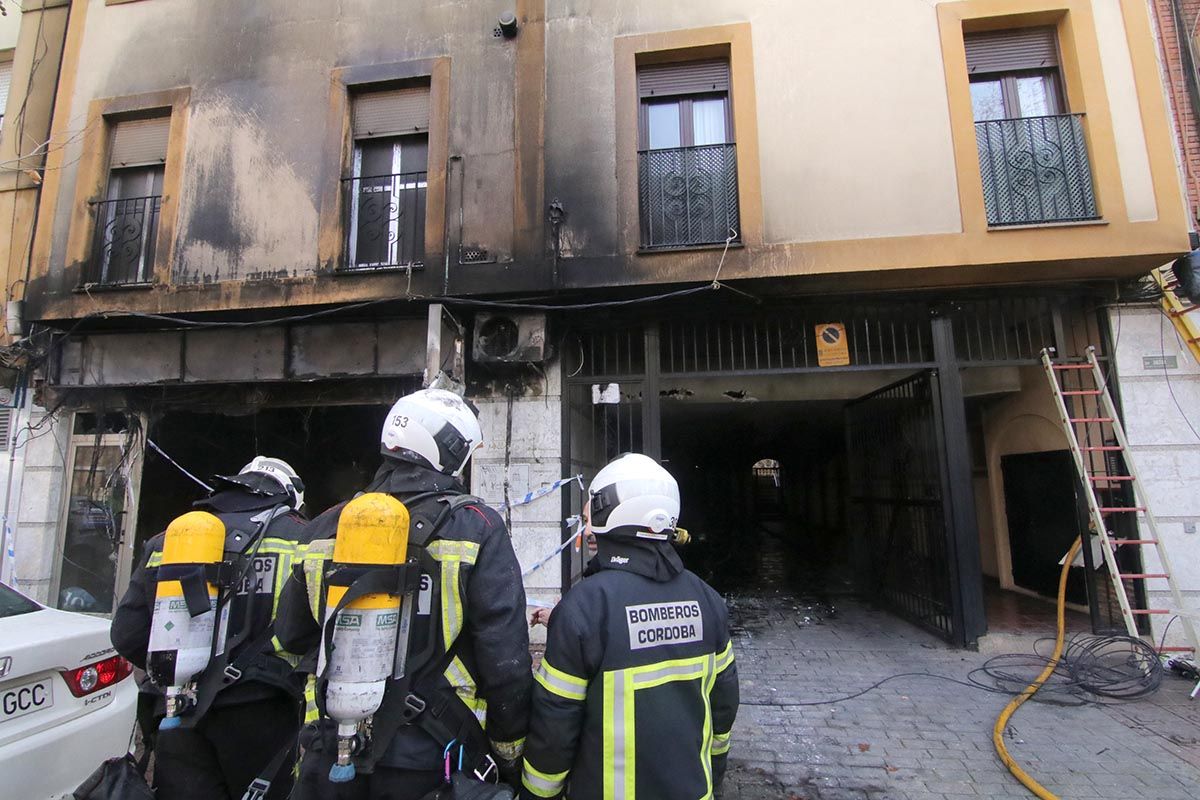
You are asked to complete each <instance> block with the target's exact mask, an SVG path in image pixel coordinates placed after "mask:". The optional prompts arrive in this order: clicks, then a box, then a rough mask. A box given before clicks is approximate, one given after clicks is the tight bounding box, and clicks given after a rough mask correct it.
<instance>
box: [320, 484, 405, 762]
mask: <svg viewBox="0 0 1200 800" xmlns="http://www.w3.org/2000/svg"><path fill="white" fill-rule="evenodd" d="M407 555H408V509H407V508H405V507H404V504H403V503H401V502H400V501H399V500H397V499H396V498H394V497H392V496H391V495H388V494H381V493H378V492H373V493H370V494H364V495H361V496H359V497H356V498H355V499H353V500H351V501H350V502H349V503H347V504H346V505H345V507H344V508H343V509H342V513H341V515H340V516H339V518H338V528H337V538H336V540H335V541H334V545H333V567H334V568H337V567H351V568H354V567H358V568H361V567H372V566H378V567H394V566H396V565H397V564H403V563H404V559H405V558H406V557H407ZM348 589H349V587H348V586H336V585H330V586H328V587H327V588H326V595H325V608H326V609H327V611H326V618H325V625H326V626H328V625H331V624H332V625H333V626H334V627H333V635H332V645H333V646H332V650H331V651H330V652H328V653H327V652H325V641H326V638H325V637H322V640H321V652H320V658H319V663H318V665H317V674H318V675H320V674H322V673H323V674H324V675H325V676H326V679H327V683H326V688H325V713H326V714H327V715H328V716H329V717H330V718H331V719H333V720H334V721H335V722H336V723H337V726H338V754H337V762H336V763H335V764H334V765H333V766H332V767H330V770H329V779H330V780H331V781H333V782H334V783H344V782H346V781H350V780H353V779H354V775H355V769H354V764H353V763H352V762H351V760H350V757H351V755H352V754H353V751H354V742H355V738H356V736H357V732H358V725H359V723H360V722H362V721H363V720H365V719H367V718H368V717H370V716H371V715H372V714H374V713H375V712H376V711H377V710H378V709H379V706H380V704H381V703H382V702H383V693H384V690H385V688H386V687H387V682H388V679H389V678H390V677H391V675H392V670H393V666H394V661H395V655H396V636H397V632H398V630H399V622H400V600H401V598H400V595H399V594H367V595H363V596H362V597H359V598H357V599H355V600H352V601H351V602H350V603H348V604H347V605H346V607H345V608H344V609H342V610H341V611H340V612H338V613H337V614H336V619H334V618H333V617H334V611H335V610H336V608H337V606H338V603H340V602H341V600H342V598H343V597H345V595H346V592H347V590H348Z"/></svg>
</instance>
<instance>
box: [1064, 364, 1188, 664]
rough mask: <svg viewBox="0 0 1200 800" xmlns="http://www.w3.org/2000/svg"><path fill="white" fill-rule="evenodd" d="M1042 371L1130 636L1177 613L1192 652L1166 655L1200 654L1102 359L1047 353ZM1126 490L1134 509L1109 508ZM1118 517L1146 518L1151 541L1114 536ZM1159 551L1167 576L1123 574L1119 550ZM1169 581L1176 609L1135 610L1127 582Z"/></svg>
mask: <svg viewBox="0 0 1200 800" xmlns="http://www.w3.org/2000/svg"><path fill="white" fill-rule="evenodd" d="M1042 369H1043V371H1044V372H1045V373H1046V378H1047V379H1048V380H1049V381H1050V387H1051V389H1052V390H1053V392H1054V400H1055V404H1056V406H1057V407H1058V415H1059V419H1060V420H1061V422H1062V426H1063V430H1064V431H1065V432H1066V434H1067V441H1068V442H1069V443H1070V446H1071V455H1072V456H1073V457H1074V459H1075V469H1076V471H1077V472H1078V473H1079V477H1080V480H1081V482H1082V484H1083V489H1084V494H1085V495H1086V496H1087V504H1088V515H1089V519H1090V521H1091V527H1092V528H1093V529H1094V530H1095V532H1096V534H1097V536H1098V537H1099V540H1100V550H1101V552H1102V553H1103V555H1104V562H1105V564H1106V566H1107V567H1108V574H1109V578H1110V579H1111V581H1112V585H1113V593H1114V594H1115V595H1116V598H1117V602H1118V604H1119V605H1120V607H1121V616H1122V617H1123V618H1124V621H1125V629H1126V631H1127V632H1128V633H1129V635H1130V636H1132V637H1134V638H1138V635H1139V634H1138V627H1137V617H1139V616H1146V615H1151V614H1154V615H1166V614H1175V615H1178V617H1179V622H1180V624H1181V625H1182V627H1183V630H1184V634H1185V637H1186V640H1187V643H1188V645H1189V646H1188V647H1163V648H1159V650H1160V652H1190V653H1192V654H1193V656H1195V655H1197V654H1200V641H1198V640H1197V638H1196V628H1195V624H1194V622H1193V619H1194V618H1196V617H1197V616H1200V615H1198V614H1197V612H1195V611H1189V610H1187V609H1186V608H1185V606H1184V602H1183V595H1182V593H1181V592H1180V591H1179V586H1178V584H1177V583H1176V582H1175V578H1174V574H1173V571H1172V569H1171V561H1170V558H1169V557H1168V555H1167V549H1166V546H1165V545H1164V543H1163V540H1162V537H1161V535H1160V534H1159V531H1158V524H1157V523H1156V522H1155V519H1154V514H1153V513H1152V512H1151V511H1150V505H1149V497H1148V495H1147V494H1146V490H1145V488H1144V487H1143V485H1142V481H1141V478H1140V477H1139V475H1138V471H1137V467H1136V466H1135V465H1134V461H1133V454H1132V453H1130V452H1129V441H1128V439H1126V437H1125V428H1124V427H1123V426H1122V425H1121V421H1120V419H1119V418H1118V417H1117V409H1116V407H1115V406H1114V405H1113V401H1112V395H1111V394H1109V391H1108V382H1107V380H1106V379H1105V376H1104V373H1103V372H1102V371H1101V369H1100V364H1099V363H1098V362H1097V360H1096V348H1095V347H1089V348H1088V349H1087V362H1086V363H1078V362H1073V363H1066V362H1061V363H1055V362H1053V361H1051V359H1050V352H1049V351H1048V350H1043V351H1042ZM1124 486H1129V487H1131V488H1132V489H1133V497H1134V505H1132V506H1125V505H1115V504H1113V503H1115V502H1116V501H1109V502H1110V505H1103V504H1102V503H1101V500H1100V498H1099V497H1097V492H1101V491H1104V490H1109V492H1108V493H1110V494H1116V495H1118V496H1119V495H1120V494H1121V492H1120V491H1118V490H1120V489H1121V488H1122V487H1124ZM1115 514H1134V515H1136V514H1141V515H1142V519H1143V521H1144V522H1145V525H1146V530H1147V532H1148V533H1149V538H1147V539H1143V538H1140V536H1141V534H1135V535H1136V536H1138V537H1139V538H1134V539H1122V538H1115V537H1112V536H1110V535H1109V531H1108V526H1107V525H1106V524H1105V518H1106V517H1108V516H1111V515H1115ZM1142 545H1145V546H1147V547H1149V546H1153V547H1154V548H1155V549H1156V551H1157V554H1158V560H1159V563H1160V564H1161V565H1162V570H1163V571H1162V572H1155V573H1149V572H1136V573H1134V572H1121V571H1120V568H1119V566H1118V564H1117V557H1116V551H1117V548H1119V547H1140V546H1142ZM1132 580H1164V581H1166V582H1167V586H1168V587H1169V589H1170V595H1171V603H1172V605H1173V606H1174V608H1170V609H1168V608H1134V607H1132V605H1131V604H1130V602H1129V594H1128V592H1127V590H1126V583H1125V582H1126V581H1132Z"/></svg>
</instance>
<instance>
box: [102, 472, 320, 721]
mask: <svg viewBox="0 0 1200 800" xmlns="http://www.w3.org/2000/svg"><path fill="white" fill-rule="evenodd" d="M287 499H288V498H287V496H286V495H284V494H279V495H275V496H273V497H266V496H263V495H256V494H251V493H249V492H243V491H240V490H237V489H228V490H224V491H220V492H217V493H216V494H214V495H212V496H211V497H208V498H205V499H204V500H201V501H199V502H198V503H196V508H197V509H198V510H201V511H208V512H210V513H212V514H215V515H216V516H217V517H219V518H220V520H221V521H222V522H223V523H225V529H226V537H225V554H226V557H227V558H228V557H233V556H238V555H244V556H247V557H248V556H250V554H251V553H252V552H253V554H254V559H253V565H252V566H253V575H249V576H248V577H247V578H246V579H244V580H243V581H242V582H241V584H240V585H239V586H238V589H237V593H236V594H235V595H234V598H233V602H232V604H231V605H230V610H229V635H231V636H232V635H234V634H235V633H237V632H238V631H240V630H242V628H243V625H244V624H245V619H246V617H245V614H246V611H247V608H246V604H247V602H248V600H249V597H250V592H251V590H252V591H253V595H254V597H253V599H254V602H253V604H252V605H251V606H250V619H249V631H248V634H247V636H246V638H245V639H244V640H243V641H242V643H241V645H239V646H238V647H235V648H234V649H233V650H232V651H231V652H230V656H229V658H230V661H231V662H233V661H235V660H236V659H238V657H239V656H241V654H242V651H243V650H244V649H245V648H246V647H247V646H249V645H250V644H252V643H253V640H254V639H255V638H256V637H258V635H259V634H260V633H262V632H264V631H265V629H266V626H267V625H269V624H271V621H272V619H273V618H274V612H275V604H276V601H277V599H278V596H279V592H280V590H281V589H282V588H283V585H284V583H285V582H286V580H287V577H288V576H289V575H290V574H291V568H292V562H293V560H294V559H295V558H296V552H297V545H298V543H299V544H302V543H304V542H305V541H307V536H308V534H307V532H306V530H305V527H306V525H307V524H308V523H307V520H306V519H305V518H304V517H302V516H300V515H299V514H297V513H295V512H293V511H281V512H280V513H279V514H278V515H277V516H275V517H273V518H272V520H271V522H270V525H269V527H268V528H267V530H266V531H265V532H264V534H263V536H262V537H261V541H258V540H254V541H251V539H253V538H254V534H255V533H256V531H257V523H255V522H253V521H252V520H251V518H252V517H254V516H256V515H259V514H262V513H263V512H264V511H269V510H271V509H274V508H279V507H280V506H281V505H284V504H286V503H287ZM164 536H165V534H164V533H160V534H158V535H157V536H155V537H154V538H152V539H150V540H149V541H148V542H147V543H146V546H145V550H144V552H145V554H146V557H145V558H144V559H143V560H142V563H141V564H140V565H139V566H138V568H137V570H136V571H135V572H134V573H133V576H132V578H131V579H130V582H129V589H128V590H127V591H126V592H125V596H124V597H122V598H121V602H120V604H119V605H118V606H117V610H116V612H115V613H114V614H113V620H112V628H111V631H110V636H111V638H112V643H113V647H115V648H116V649H117V652H118V653H120V654H121V655H123V656H125V658H127V659H129V660H130V661H132V662H133V663H134V664H135V665H136V666H138V667H139V668H141V669H145V668H146V648H147V646H148V644H149V642H150V624H151V616H152V615H153V613H154V593H155V588H156V585H157V580H156V575H157V572H158V565H159V563H160V561H161V559H162V549H163V539H164ZM262 657H263V660H262V661H260V662H259V665H260V666H263V667H270V668H271V669H263V670H258V669H255V670H251V671H248V672H247V673H246V674H245V675H244V676H243V677H242V679H240V680H239V681H237V682H236V683H235V684H233V685H232V686H230V687H228V688H226V689H224V690H223V691H221V692H220V693H219V694H218V695H217V697H216V699H215V700H214V701H213V706H214V707H217V708H220V707H224V706H230V705H236V704H238V703H245V702H251V701H254V700H259V699H262V698H264V697H268V696H276V695H278V693H279V692H280V691H281V690H283V691H285V692H287V693H288V694H292V695H293V696H298V694H299V692H300V690H301V689H302V685H301V683H300V682H299V679H298V678H295V677H288V676H287V673H288V672H290V670H291V667H292V666H293V665H294V662H295V661H297V660H298V659H297V658H295V657H293V656H292V655H291V654H290V653H286V652H284V651H283V649H282V648H281V647H280V646H279V643H278V641H277V640H272V641H271V642H270V643H268V644H267V645H266V646H264V647H263V650H262ZM268 659H269V660H270V661H268ZM142 688H143V690H144V691H146V692H149V693H153V694H158V695H160V696H159V699H158V701H157V703H156V707H157V713H160V714H161V713H162V698H161V691H160V690H158V689H157V687H154V686H153V685H152V684H151V683H150V682H149V680H146V681H144V682H143V684H142Z"/></svg>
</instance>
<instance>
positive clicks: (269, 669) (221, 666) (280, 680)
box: [183, 505, 292, 727]
mask: <svg viewBox="0 0 1200 800" xmlns="http://www.w3.org/2000/svg"><path fill="white" fill-rule="evenodd" d="M288 510H289V509H288V506H285V505H279V506H275V507H273V508H270V509H267V510H265V511H263V512H262V513H260V514H257V515H255V516H253V517H251V518H250V519H251V520H252V521H253V522H255V523H256V530H255V531H254V532H253V533H252V534H251V536H250V538H249V540H248V541H247V542H246V543H245V544H244V545H243V548H242V554H245V553H246V551H247V549H249V551H250V552H249V554H248V555H243V556H242V557H243V558H245V566H244V567H243V569H242V570H241V572H240V574H239V576H238V578H237V579H236V580H234V581H233V583H232V585H231V586H229V587H228V588H227V590H226V591H228V593H229V594H228V597H227V598H226V600H225V602H226V603H232V602H233V597H234V595H235V594H236V592H237V591H238V588H239V587H240V586H241V585H242V582H243V581H245V580H246V579H247V578H248V577H251V575H250V573H252V572H253V571H254V557H255V555H257V553H258V548H259V547H260V546H261V545H262V542H263V539H265V538H267V533H268V531H269V530H270V527H271V523H273V522H274V521H275V518H276V517H278V516H280V515H281V514H284V513H286V512H287V511H288ZM255 595H256V592H254V591H253V590H251V591H248V592H247V594H246V609H245V613H244V614H243V620H242V624H241V626H240V627H239V629H238V631H237V632H236V633H235V634H234V635H233V636H230V637H229V638H228V639H226V641H225V647H224V649H223V650H222V652H221V653H219V654H217V655H216V656H215V657H214V658H212V659H211V660H210V661H209V665H208V667H206V668H205V670H204V672H202V673H201V674H200V679H199V680H198V681H197V682H196V706H195V708H194V709H193V710H192V712H191V713H190V714H188V715H186V717H185V718H184V720H183V725H184V727H192V726H194V725H195V724H196V723H198V722H199V721H200V719H201V718H202V717H203V716H204V714H205V712H207V711H208V709H209V707H210V706H211V705H212V703H213V700H215V699H216V697H217V695H218V694H219V693H220V692H221V691H222V690H224V689H227V688H229V687H230V686H232V685H233V684H235V683H237V681H238V680H240V679H241V677H242V676H243V675H244V674H245V673H246V672H248V671H250V670H251V669H254V668H256V667H260V666H261V667H262V670H261V672H263V673H270V676H269V677H271V678H274V679H275V680H272V681H271V683H273V684H276V685H279V686H280V688H284V687H285V686H286V683H287V682H286V673H288V672H291V669H292V668H291V665H290V664H288V663H287V662H285V661H282V660H280V659H271V660H270V661H266V660H265V659H264V657H263V650H264V649H265V648H266V646H267V645H268V644H269V643H270V642H271V640H272V639H273V638H274V637H275V621H274V620H271V621H270V622H269V623H267V624H266V625H265V626H263V629H262V630H261V631H259V632H258V634H257V635H255V636H254V638H252V639H250V641H249V642H248V643H247V642H246V639H247V637H248V636H249V634H250V624H251V621H252V619H253V617H252V614H253V604H254V600H255ZM239 647H240V648H241V649H240V650H239V652H238V655H237V657H236V658H234V659H232V660H231V659H230V655H231V654H232V653H233V650H234V649H235V648H239ZM276 673H278V674H276ZM263 677H266V675H264V676H263Z"/></svg>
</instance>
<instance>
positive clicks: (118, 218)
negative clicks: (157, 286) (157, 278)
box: [83, 195, 162, 285]
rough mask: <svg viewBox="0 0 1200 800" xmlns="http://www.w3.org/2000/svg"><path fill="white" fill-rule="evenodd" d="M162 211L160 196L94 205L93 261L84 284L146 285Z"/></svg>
mask: <svg viewBox="0 0 1200 800" xmlns="http://www.w3.org/2000/svg"><path fill="white" fill-rule="evenodd" d="M161 208H162V196H161V195H151V196H148V197H130V198H123V199H120V200H103V201H99V202H96V203H93V204H92V212H93V213H94V214H95V227H94V230H95V234H94V239H93V242H92V260H91V262H90V263H89V264H88V267H87V269H86V270H85V272H84V276H83V282H84V283H85V284H102V285H120V284H133V283H147V282H149V281H150V278H151V276H152V275H153V274H154V251H155V244H156V240H157V238H158V218H159V212H160V210H161Z"/></svg>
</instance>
